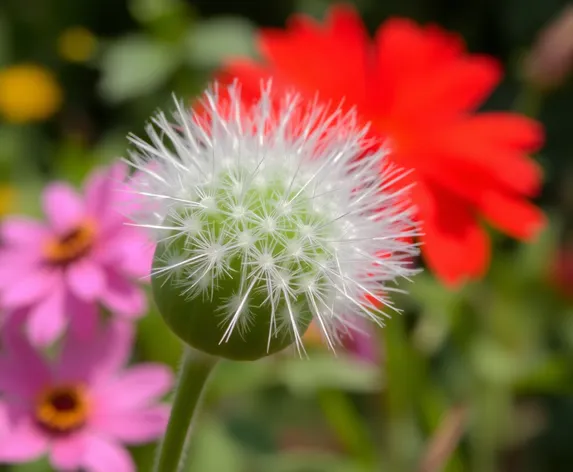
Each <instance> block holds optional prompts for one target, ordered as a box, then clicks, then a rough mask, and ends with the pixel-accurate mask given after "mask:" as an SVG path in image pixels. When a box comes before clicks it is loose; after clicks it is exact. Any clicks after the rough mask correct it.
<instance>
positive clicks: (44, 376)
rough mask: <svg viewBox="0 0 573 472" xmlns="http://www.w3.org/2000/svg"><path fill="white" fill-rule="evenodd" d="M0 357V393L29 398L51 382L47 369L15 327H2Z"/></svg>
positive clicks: (9, 324) (38, 354)
mask: <svg viewBox="0 0 573 472" xmlns="http://www.w3.org/2000/svg"><path fill="white" fill-rule="evenodd" d="M2 346H3V351H4V357H2V358H1V359H0V390H2V391H3V392H4V393H8V394H11V395H14V396H16V397H21V398H23V399H29V398H33V397H35V396H36V395H37V394H38V391H40V390H41V389H42V388H43V387H44V386H45V385H46V384H47V383H49V380H50V378H51V373H50V370H49V367H48V366H47V364H46V363H45V361H44V359H43V357H42V356H41V354H40V353H39V352H38V351H36V350H35V349H34V348H33V347H32V345H31V344H30V342H29V340H28V339H27V338H26V337H25V336H24V334H23V333H22V332H21V330H20V329H19V325H18V324H16V323H7V324H6V325H4V331H3V333H2Z"/></svg>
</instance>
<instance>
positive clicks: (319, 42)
mask: <svg viewBox="0 0 573 472" xmlns="http://www.w3.org/2000/svg"><path fill="white" fill-rule="evenodd" d="M259 47H260V50H261V51H262V53H263V55H264V56H265V58H266V59H267V60H268V61H269V63H271V64H272V67H273V70H274V72H275V74H274V75H277V76H279V77H285V78H286V79H288V81H289V82H290V83H292V84H293V85H294V86H296V87H297V88H298V89H300V90H302V91H304V92H306V93H309V94H312V95H314V94H315V93H316V92H319V95H320V97H321V98H324V99H327V100H334V101H336V102H338V101H340V100H342V99H345V100H347V101H348V102H349V103H350V104H351V105H357V104H359V103H362V102H364V101H365V92H366V63H367V55H368V37H367V34H366V31H365V29H364V26H363V25H362V22H361V20H360V17H359V16H358V14H357V13H356V11H355V10H354V9H352V8H350V7H338V8H334V9H332V10H331V12H330V15H329V19H328V21H327V24H326V26H325V27H323V28H321V27H320V26H318V25H317V24H315V23H314V22H313V21H311V20H309V19H308V18H306V17H304V16H296V17H294V18H293V19H292V20H291V21H290V22H289V27H288V28H287V29H286V31H285V30H280V29H266V30H263V31H261V33H260V36H259Z"/></svg>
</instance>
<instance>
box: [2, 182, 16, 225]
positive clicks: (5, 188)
mask: <svg viewBox="0 0 573 472" xmlns="http://www.w3.org/2000/svg"><path fill="white" fill-rule="evenodd" d="M15 196H16V191H15V190H14V187H12V186H11V185H8V184H0V218H2V217H3V216H4V215H6V214H7V213H9V212H10V211H12V209H13V207H14V200H15Z"/></svg>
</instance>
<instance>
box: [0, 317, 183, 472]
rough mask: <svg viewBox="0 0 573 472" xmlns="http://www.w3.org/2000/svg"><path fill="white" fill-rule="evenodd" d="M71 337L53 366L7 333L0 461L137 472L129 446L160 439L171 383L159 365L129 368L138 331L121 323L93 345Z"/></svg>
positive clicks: (0, 370) (0, 376)
mask: <svg viewBox="0 0 573 472" xmlns="http://www.w3.org/2000/svg"><path fill="white" fill-rule="evenodd" d="M71 334H72V333H69V334H68V336H66V338H65V341H64V345H63V348H62V351H61V353H60V356H59V359H58V360H57V361H56V362H53V363H50V364H48V363H46V361H45V360H44V359H43V358H42V356H41V355H40V354H39V353H38V352H37V351H36V350H35V349H34V348H33V347H32V345H31V344H30V343H29V341H28V340H27V339H26V337H25V336H23V335H22V334H21V333H20V332H18V331H12V330H11V329H8V330H7V331H6V332H5V336H4V342H5V345H4V348H5V352H4V353H3V356H1V357H0V392H1V393H2V396H1V397H0V398H1V400H0V463H22V462H28V461H32V460H35V459H37V458H39V457H40V456H42V455H44V454H46V453H48V454H49V458H50V462H51V463H52V466H53V467H54V469H56V470H58V471H60V470H61V471H69V470H78V469H80V468H81V470H85V471H87V472H110V471H113V472H132V471H135V465H134V463H133V461H132V458H131V456H130V455H129V453H128V452H127V450H126V449H125V448H124V447H123V445H124V444H126V445H130V444H141V443H145V442H150V441H154V440H156V439H158V438H159V437H160V436H161V435H162V434H163V432H164V430H165V426H166V424H167V419H168V416H169V410H168V406H167V405H163V404H159V403H158V399H159V398H160V397H161V396H163V395H164V394H165V393H166V392H167V391H168V390H169V389H170V387H171V385H172V381H173V379H172V374H171V371H170V370H169V369H168V368H167V367H166V366H163V365H160V364H139V365H136V366H133V367H129V368H124V365H125V364H126V362H127V360H128V357H129V353H130V351H131V346H132V334H133V331H132V328H131V325H130V324H129V323H127V322H125V321H121V320H120V321H118V320H116V321H114V322H110V323H108V324H107V325H106V326H105V327H104V328H102V329H99V330H98V331H97V332H96V333H95V335H94V336H92V337H91V338H90V339H89V340H88V341H87V342H86V340H84V339H79V338H77V337H75V336H73V335H71Z"/></svg>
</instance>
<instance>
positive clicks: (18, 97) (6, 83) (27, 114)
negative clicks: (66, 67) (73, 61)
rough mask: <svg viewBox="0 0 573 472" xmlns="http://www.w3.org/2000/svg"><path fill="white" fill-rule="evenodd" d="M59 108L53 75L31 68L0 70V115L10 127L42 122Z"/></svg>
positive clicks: (56, 87) (59, 99)
mask: <svg viewBox="0 0 573 472" xmlns="http://www.w3.org/2000/svg"><path fill="white" fill-rule="evenodd" d="M61 104H62V89H61V88H60V85H59V84H58V82H57V81H56V78H55V77H54V75H53V74H52V73H51V72H50V71H49V70H47V69H44V68H43V67H41V66H39V65H35V64H20V65H15V66H11V67H7V68H5V69H2V70H0V114H1V115H2V116H3V117H4V119H5V120H6V121H9V122H12V123H28V122H31V121H42V120H46V119H48V118H50V117H51V116H52V115H53V114H54V113H56V112H57V111H58V110H59V108H60V106H61Z"/></svg>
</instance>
